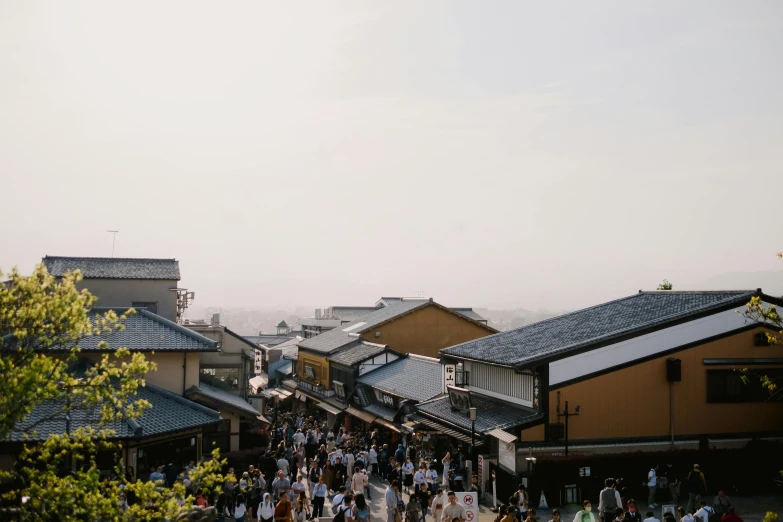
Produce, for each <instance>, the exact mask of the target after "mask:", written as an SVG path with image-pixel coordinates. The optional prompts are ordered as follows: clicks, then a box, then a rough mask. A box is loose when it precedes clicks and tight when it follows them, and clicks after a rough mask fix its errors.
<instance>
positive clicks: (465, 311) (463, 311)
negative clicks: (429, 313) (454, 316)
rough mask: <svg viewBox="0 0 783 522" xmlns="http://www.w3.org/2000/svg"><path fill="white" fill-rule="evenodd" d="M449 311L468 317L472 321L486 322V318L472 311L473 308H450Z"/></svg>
mask: <svg viewBox="0 0 783 522" xmlns="http://www.w3.org/2000/svg"><path fill="white" fill-rule="evenodd" d="M451 310H452V311H454V312H457V313H460V314H462V315H464V316H465V317H469V318H470V319H473V320H474V321H486V318H484V317H482V316H481V315H480V314H478V313H477V312H476V311H475V310H473V308H452V309H451Z"/></svg>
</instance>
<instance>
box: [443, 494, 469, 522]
mask: <svg viewBox="0 0 783 522" xmlns="http://www.w3.org/2000/svg"><path fill="white" fill-rule="evenodd" d="M448 498H449V503H448V504H446V507H444V508H443V514H442V515H441V521H442V522H453V521H454V519H459V522H465V518H466V517H467V514H466V512H465V506H463V505H462V504H460V503H458V502H457V494H456V493H454V492H453V491H449V494H448Z"/></svg>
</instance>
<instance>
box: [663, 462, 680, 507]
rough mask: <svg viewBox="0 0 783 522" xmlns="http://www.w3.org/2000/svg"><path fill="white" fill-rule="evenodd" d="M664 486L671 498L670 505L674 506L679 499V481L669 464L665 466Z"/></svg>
mask: <svg viewBox="0 0 783 522" xmlns="http://www.w3.org/2000/svg"><path fill="white" fill-rule="evenodd" d="M666 486H667V487H668V488H669V493H670V494H671V496H672V504H674V505H675V506H676V505H677V502H678V501H679V499H680V495H679V494H678V493H677V490H678V489H679V488H680V479H679V478H678V477H677V473H675V470H674V466H672V465H671V464H667V465H666Z"/></svg>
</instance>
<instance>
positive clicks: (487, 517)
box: [324, 477, 783, 522]
mask: <svg viewBox="0 0 783 522" xmlns="http://www.w3.org/2000/svg"><path fill="white" fill-rule="evenodd" d="M370 489H371V493H370V494H371V495H372V500H371V501H370V505H371V513H372V521H371V522H385V521H386V504H385V502H384V493H385V491H386V484H385V483H383V482H382V481H381V480H380V479H378V478H376V477H372V478H371V480H370ZM403 498H404V499H405V501H406V502H407V501H408V496H407V495H405V494H403ZM732 502H734V505H735V506H736V509H737V514H738V515H739V516H740V517H742V519H743V520H744V522H761V520H762V519H763V518H764V515H765V514H766V512H767V511H773V512H775V513H778V514H780V515H783V497H734V498H732ZM329 506H330V504H329V503H328V501H327V506H326V508H325V509H324V511H326V510H327V508H329ZM559 509H560V512H561V514H562V519H563V522H571V521H572V520H573V519H574V515H576V512H577V511H578V510H579V508H578V507H577V506H564V507H560V508H559ZM646 511H647V509H646V506H645V507H644V508H642V514H644V513H645V512H646ZM656 511H657V513H656V514H655V516H656V518H659V519H660V508H658V509H657V510H656ZM551 512H552V510H551V509H548V510H542V511H540V512H538V513H537V518H538V520H539V522H549V520H551V518H552V517H551ZM324 515H325V516H329V517H330V519H331V511H329V513H328V514H327V513H324ZM495 516H496V515H495V513H493V512H492V511H490V510H489V507H488V506H483V505H482V506H480V511H479V522H492V521H493V520H494V519H495ZM642 518H644V517H642ZM427 522H434V521H433V519H432V516H431V514H430V513H427Z"/></svg>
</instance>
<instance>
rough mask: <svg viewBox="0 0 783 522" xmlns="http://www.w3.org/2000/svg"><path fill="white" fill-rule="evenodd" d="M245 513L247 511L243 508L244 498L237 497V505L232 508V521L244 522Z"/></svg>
mask: <svg viewBox="0 0 783 522" xmlns="http://www.w3.org/2000/svg"><path fill="white" fill-rule="evenodd" d="M245 511H247V508H246V507H245V497H244V496H242V495H239V496H238V497H237V505H236V507H235V508H234V519H235V520H245Z"/></svg>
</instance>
